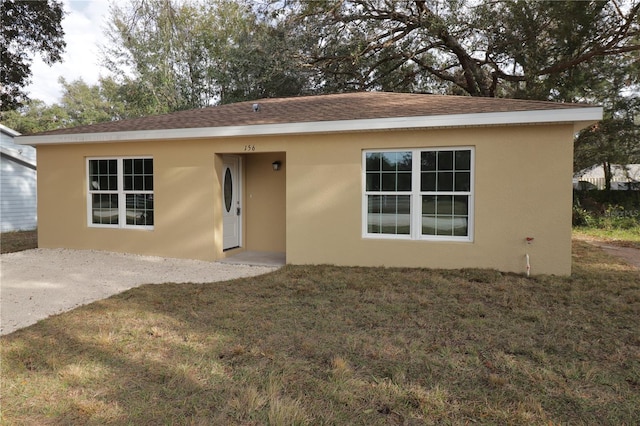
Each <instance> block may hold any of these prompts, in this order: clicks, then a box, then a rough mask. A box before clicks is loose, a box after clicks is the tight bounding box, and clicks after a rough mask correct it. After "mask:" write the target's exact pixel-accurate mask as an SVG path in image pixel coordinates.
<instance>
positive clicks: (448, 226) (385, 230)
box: [362, 147, 475, 241]
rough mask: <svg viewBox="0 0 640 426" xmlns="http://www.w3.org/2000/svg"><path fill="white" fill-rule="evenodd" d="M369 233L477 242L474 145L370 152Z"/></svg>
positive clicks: (365, 159)
mask: <svg viewBox="0 0 640 426" xmlns="http://www.w3.org/2000/svg"><path fill="white" fill-rule="evenodd" d="M362 163H363V165H362V170H363V203H362V205H363V208H362V216H363V230H362V233H363V236H364V237H368V238H393V239H414V240H436V241H437V240H441V241H472V240H473V192H474V191H473V187H474V163H475V158H474V149H473V147H455V148H428V149H427V148H422V149H399V150H365V151H363V154H362Z"/></svg>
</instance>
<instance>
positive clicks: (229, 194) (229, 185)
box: [224, 167, 233, 213]
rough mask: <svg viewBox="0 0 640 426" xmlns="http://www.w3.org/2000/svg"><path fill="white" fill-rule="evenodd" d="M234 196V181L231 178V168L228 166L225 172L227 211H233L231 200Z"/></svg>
mask: <svg viewBox="0 0 640 426" xmlns="http://www.w3.org/2000/svg"><path fill="white" fill-rule="evenodd" d="M232 198H233V182H232V179H231V169H230V168H228V167H227V171H226V172H225V173H224V208H225V209H226V210H227V213H229V212H230V211H231V202H232Z"/></svg>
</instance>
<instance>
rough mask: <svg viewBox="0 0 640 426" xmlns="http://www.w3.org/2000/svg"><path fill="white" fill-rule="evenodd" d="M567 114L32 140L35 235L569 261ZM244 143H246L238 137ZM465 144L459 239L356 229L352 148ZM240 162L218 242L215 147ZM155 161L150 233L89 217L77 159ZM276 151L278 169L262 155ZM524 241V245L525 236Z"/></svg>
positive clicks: (183, 253) (359, 206) (190, 250)
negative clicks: (230, 216) (466, 200)
mask: <svg viewBox="0 0 640 426" xmlns="http://www.w3.org/2000/svg"><path fill="white" fill-rule="evenodd" d="M573 130H574V128H573V125H572V124H567V125H563V124H556V125H536V126H526V125H517V126H515V125H514V126H494V127H475V128H441V129H430V130H406V131H403V130H395V131H378V132H351V133H329V134H316V135H286V136H262V137H253V138H249V137H236V138H215V139H197V140H164V141H157V142H154V141H144V142H141V141H138V142H119V143H102V144H68V145H42V146H39V147H38V158H39V180H40V181H39V188H38V199H39V206H38V213H39V214H38V216H39V218H40V224H39V244H40V247H43V248H72V249H96V250H107V251H116V252H130V253H137V254H143V255H156V256H165V257H176V258H191V259H201V260H216V259H220V258H223V257H225V256H230V255H233V254H234V253H235V252H237V251H242V250H259V251H279V252H282V251H285V252H286V255H287V263H292V264H321V263H330V264H337V265H359V266H402V267H429V268H495V269H498V270H502V271H509V272H525V255H526V254H529V257H530V260H531V272H532V273H534V274H541V273H545V274H559V275H567V274H570V272H571V194H572V193H571V177H572V173H571V172H572V140H573ZM247 147H249V148H247ZM432 147H472V148H473V149H474V152H475V176H474V182H475V191H474V194H473V197H474V206H475V207H474V211H473V220H474V226H473V235H472V241H469V242H444V241H423V240H410V241H406V240H405V241H399V240H391V239H375V238H365V237H364V236H363V223H362V222H363V217H364V215H363V185H362V181H363V179H362V153H363V150H368V149H389V148H393V149H396V148H398V149H401V148H405V149H409V148H432ZM225 154H237V155H239V156H240V157H241V159H242V165H241V172H242V181H243V187H242V205H243V222H242V225H243V226H242V244H241V246H242V247H241V248H240V249H238V250H235V251H226V252H225V251H223V250H222V232H223V230H222V220H221V214H222V184H221V181H222V156H223V155H225ZM127 156H149V157H152V158H153V160H154V200H155V206H154V208H155V224H154V228H153V229H152V230H135V229H105V228H95V227H90V226H88V225H87V216H88V214H87V187H88V183H87V176H86V174H87V171H86V169H87V158H89V157H92V158H93V157H127ZM273 161H281V162H282V164H283V167H282V169H281V170H280V171H277V172H276V171H273V170H272V168H271V163H272V162H273ZM527 237H530V238H533V241H532V242H531V243H530V244H528V243H527V241H526V238H527Z"/></svg>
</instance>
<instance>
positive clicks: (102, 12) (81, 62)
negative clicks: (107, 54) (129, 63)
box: [26, 0, 110, 104]
mask: <svg viewBox="0 0 640 426" xmlns="http://www.w3.org/2000/svg"><path fill="white" fill-rule="evenodd" d="M109 3H110V1H109V0H63V7H64V10H65V12H66V15H65V17H64V18H63V20H62V27H63V28H64V32H65V35H64V39H65V41H66V43H67V47H66V49H65V53H64V54H63V55H62V62H58V63H56V64H55V65H53V66H51V67H50V66H48V65H47V64H45V63H44V62H43V61H42V59H40V57H38V56H36V58H35V59H34V61H33V65H32V67H31V71H32V72H33V75H32V76H31V81H32V83H31V84H30V85H29V86H27V87H26V90H27V93H28V94H29V97H30V98H31V99H40V100H42V101H44V102H46V103H47V104H53V103H56V102H58V101H59V100H60V97H61V96H62V87H61V86H60V84H59V83H58V78H60V77H64V78H65V79H66V80H67V81H73V80H76V79H78V78H82V79H83V80H84V81H85V82H86V83H88V84H96V83H97V82H98V78H99V77H100V75H101V74H102V75H107V72H106V70H105V69H104V68H101V67H100V54H99V52H100V50H99V49H100V47H99V46H100V44H101V43H102V40H103V32H104V28H105V27H106V25H107V18H108V15H109Z"/></svg>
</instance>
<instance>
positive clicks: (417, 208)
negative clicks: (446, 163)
mask: <svg viewBox="0 0 640 426" xmlns="http://www.w3.org/2000/svg"><path fill="white" fill-rule="evenodd" d="M465 150H468V151H471V182H470V191H466V192H462V191H447V192H444V191H440V192H434V191H421V190H420V186H421V185H420V153H421V152H434V151H465ZM403 151H404V152H407V151H409V152H411V161H412V164H411V191H398V192H396V191H380V192H376V193H375V194H371V193H367V191H366V189H367V186H366V185H367V154H369V153H376V152H380V153H384V152H403ZM368 195H394V196H395V195H408V196H410V204H409V205H410V209H411V232H410V234H409V235H406V234H374V233H369V232H368V227H367V224H368V223H367V220H368V201H367V196H368ZM423 195H467V196H468V197H469V198H468V208H469V216H468V222H467V231H468V232H467V233H468V235H467V236H451V235H422V201H421V199H422V196H423ZM474 199H475V147H473V146H443V147H433V148H432V147H422V148H388V149H366V150H363V151H362V237H363V238H366V239H376V240H418V241H447V242H467V243H468V242H473V241H474V234H475V232H474V228H475V225H474V224H475V215H474V212H475V201H474Z"/></svg>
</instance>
